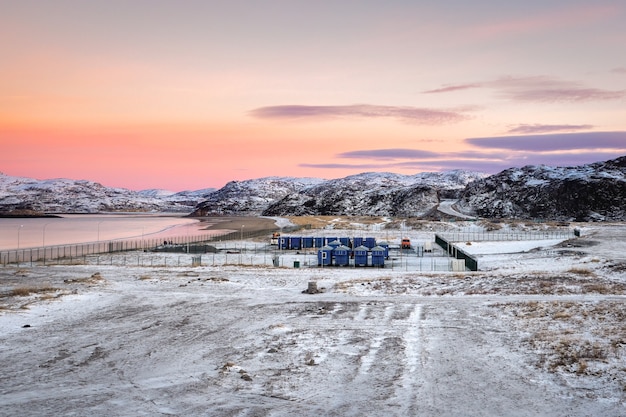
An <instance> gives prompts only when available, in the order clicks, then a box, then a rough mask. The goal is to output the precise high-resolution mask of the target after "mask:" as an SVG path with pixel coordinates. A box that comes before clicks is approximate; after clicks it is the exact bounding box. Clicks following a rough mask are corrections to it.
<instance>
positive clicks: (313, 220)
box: [288, 216, 385, 229]
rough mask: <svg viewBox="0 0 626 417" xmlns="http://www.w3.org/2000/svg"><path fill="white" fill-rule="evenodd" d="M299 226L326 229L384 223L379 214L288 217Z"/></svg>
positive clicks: (352, 227)
mask: <svg viewBox="0 0 626 417" xmlns="http://www.w3.org/2000/svg"><path fill="white" fill-rule="evenodd" d="M288 219H289V221H290V222H292V223H293V224H295V225H297V226H310V227H311V228H312V229H324V228H326V227H327V226H329V225H332V226H333V228H334V229H354V228H356V227H357V226H358V225H371V224H380V223H384V222H385V220H384V219H383V218H382V217H378V216H297V217H288Z"/></svg>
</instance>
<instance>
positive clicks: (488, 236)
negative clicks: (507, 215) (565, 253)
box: [438, 229, 575, 242]
mask: <svg viewBox="0 0 626 417" xmlns="http://www.w3.org/2000/svg"><path fill="white" fill-rule="evenodd" d="M438 235H439V236H441V237H442V238H444V239H446V240H447V241H448V242H497V241H503V242H504V241H518V240H547V239H571V238H573V237H574V236H575V231H574V230H569V229H567V230H565V229H564V230H546V231H531V232H510V233H507V232H480V231H477V232H445V233H438Z"/></svg>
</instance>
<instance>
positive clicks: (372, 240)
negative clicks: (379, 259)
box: [363, 237, 376, 249]
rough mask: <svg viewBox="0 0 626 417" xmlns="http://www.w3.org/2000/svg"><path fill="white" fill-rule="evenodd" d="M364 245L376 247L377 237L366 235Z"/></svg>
mask: <svg viewBox="0 0 626 417" xmlns="http://www.w3.org/2000/svg"><path fill="white" fill-rule="evenodd" d="M363 246H367V247H368V248H370V249H372V248H374V246H376V238H373V237H366V238H365V242H364V243H363Z"/></svg>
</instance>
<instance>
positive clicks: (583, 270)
mask: <svg viewBox="0 0 626 417" xmlns="http://www.w3.org/2000/svg"><path fill="white" fill-rule="evenodd" d="M567 272H569V273H570V274H576V275H580V276H583V277H590V276H595V273H594V272H593V271H591V270H589V269H586V268H570V269H569V270H568V271H567Z"/></svg>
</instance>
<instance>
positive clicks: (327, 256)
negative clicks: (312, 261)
mask: <svg viewBox="0 0 626 417" xmlns="http://www.w3.org/2000/svg"><path fill="white" fill-rule="evenodd" d="M332 262H333V248H332V246H322V247H321V248H320V250H318V251H317V266H329V265H332Z"/></svg>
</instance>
